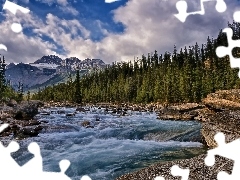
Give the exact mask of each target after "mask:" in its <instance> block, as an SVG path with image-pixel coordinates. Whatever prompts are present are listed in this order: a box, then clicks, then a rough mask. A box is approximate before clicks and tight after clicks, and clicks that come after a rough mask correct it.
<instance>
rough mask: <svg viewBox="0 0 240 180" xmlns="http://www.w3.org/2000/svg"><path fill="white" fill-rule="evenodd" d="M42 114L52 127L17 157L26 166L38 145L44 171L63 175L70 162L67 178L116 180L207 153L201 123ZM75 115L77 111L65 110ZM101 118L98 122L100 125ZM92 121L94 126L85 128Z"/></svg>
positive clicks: (99, 112) (98, 113)
mask: <svg viewBox="0 0 240 180" xmlns="http://www.w3.org/2000/svg"><path fill="white" fill-rule="evenodd" d="M45 110H46V111H52V113H51V114H50V115H41V114H39V115H37V118H38V119H39V120H46V121H48V123H47V124H48V126H50V127H51V128H46V129H45V130H43V132H42V133H40V134H39V135H38V136H37V137H33V138H29V139H26V140H21V141H19V143H20V146H21V149H20V150H19V151H18V152H16V153H14V154H13V156H14V158H15V159H16V161H17V162H18V163H19V164H20V165H23V164H24V163H26V162H27V161H28V160H29V159H30V158H32V155H31V154H30V153H29V152H28V151H27V145H28V144H29V143H30V142H32V141H34V142H37V143H38V144H39V146H40V148H41V154H42V157H43V167H44V171H60V169H59V165H58V163H59V161H61V160H62V159H68V160H69V161H70V162H71V166H70V167H69V169H68V170H67V172H66V174H67V175H68V176H69V177H70V178H71V179H73V180H79V179H80V178H81V176H83V175H88V176H90V177H91V178H92V180H98V179H101V180H114V179H115V178H116V177H118V176H120V175H123V174H125V173H128V172H133V171H136V170H139V169H141V168H144V167H147V166H149V165H151V164H153V163H157V162H163V161H169V160H177V159H184V158H190V157H193V156H196V155H198V154H202V153H204V152H206V149H204V148H203V146H202V144H201V143H199V142H194V141H195V139H199V137H200V128H201V124H200V123H198V122H195V121H161V120H157V119H156V118H157V115H156V113H154V112H153V113H148V112H131V111H128V115H126V116H118V115H116V114H111V113H106V112H104V110H103V109H97V108H90V111H87V112H78V113H77V114H76V115H75V116H73V117H66V115H65V114H57V113H55V112H56V111H57V110H59V108H58V109H56V108H48V109H45ZM62 110H63V111H65V112H68V113H72V112H74V111H75V108H62ZM96 119H99V121H96ZM83 121H89V122H90V123H91V126H93V127H94V128H86V127H83V126H82V125H81V123H82V122H83Z"/></svg>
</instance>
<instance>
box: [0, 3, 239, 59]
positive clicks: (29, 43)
mask: <svg viewBox="0 0 240 180" xmlns="http://www.w3.org/2000/svg"><path fill="white" fill-rule="evenodd" d="M11 2H14V3H16V4H18V5H20V6H23V7H27V8H28V9H30V13H29V14H23V13H21V12H18V13H17V14H16V15H14V14H12V13H11V12H9V11H8V10H2V11H1V14H0V28H1V32H0V43H2V44H5V45H6V46H7V48H8V51H7V52H6V51H4V50H0V53H1V54H4V55H5V56H6V59H7V60H8V62H24V63H28V62H33V61H35V60H37V59H39V58H41V57H42V56H44V55H50V54H55V55H58V56H60V57H61V58H66V57H78V58H80V59H85V58H100V59H102V60H103V61H105V62H106V63H110V62H113V61H128V60H133V59H134V56H135V57H141V55H142V54H147V53H148V52H153V51H154V50H157V51H158V52H159V53H164V52H165V51H170V52H171V51H172V50H173V46H174V44H176V45H177V48H181V47H184V46H189V45H194V44H195V43H196V42H198V43H199V44H201V43H205V42H206V38H207V36H210V37H211V36H213V37H216V35H217V34H218V32H219V30H220V29H223V28H225V27H227V22H228V21H229V22H232V21H233V17H232V16H233V13H234V12H235V11H237V10H240V2H239V1H238V0H225V2H226V4H227V10H226V11H225V12H224V13H219V12H217V11H216V9H215V4H216V1H214V0H212V2H206V3H204V5H205V12H206V13H205V15H192V16H189V17H188V18H187V19H186V22H185V23H182V22H180V21H179V20H178V19H177V18H176V17H175V16H174V14H176V13H177V10H176V6H175V5H176V2H177V0H119V1H115V2H112V3H105V1H104V0H15V1H12V0H11ZM0 3H1V5H2V6H3V4H4V3H5V0H0ZM187 3H188V11H197V10H200V0H187ZM13 22H19V23H21V24H22V26H23V31H22V32H21V33H18V34H16V33H14V32H12V31H11V29H10V27H11V24H12V23H13Z"/></svg>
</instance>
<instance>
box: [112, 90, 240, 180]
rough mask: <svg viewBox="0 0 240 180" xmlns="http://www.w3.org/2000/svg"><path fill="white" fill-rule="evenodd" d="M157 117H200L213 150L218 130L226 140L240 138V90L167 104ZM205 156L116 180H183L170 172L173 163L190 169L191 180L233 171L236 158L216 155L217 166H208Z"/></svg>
mask: <svg viewBox="0 0 240 180" xmlns="http://www.w3.org/2000/svg"><path fill="white" fill-rule="evenodd" d="M158 119H166V120H168V119H172V120H198V121H201V122H202V130H201V133H202V136H203V137H204V140H205V142H206V144H207V145H208V147H209V148H210V149H212V148H214V147H216V146H217V143H216V142H215V140H214V135H215V134H216V133H217V132H223V133H224V134H225V138H226V142H231V141H233V140H235V139H237V138H239V137H240V90H239V89H235V90H224V91H217V92H216V93H212V94H209V95H208V96H207V97H206V98H205V99H203V100H202V103H201V104H194V103H190V104H187V105H186V104H183V105H180V106H168V107H165V108H163V109H162V110H161V111H160V113H159V118H158ZM205 157H206V155H205V154H203V155H200V156H197V157H194V158H191V159H185V160H179V161H173V162H165V163H158V164H154V165H152V166H150V167H148V168H145V169H142V170H140V171H137V172H134V173H129V174H126V175H123V176H121V177H119V178H117V179H116V180H132V179H138V180H146V179H152V180H153V179H154V178H155V177H156V176H159V175H161V176H163V177H165V179H168V180H173V179H181V178H180V177H174V176H172V175H171V173H170V168H171V167H172V166H173V165H175V164H176V165H179V166H180V167H181V168H189V169H190V175H189V179H194V180H195V179H206V180H212V179H217V174H218V172H220V171H226V172H228V173H229V174H230V173H231V170H232V167H233V161H232V160H229V159H226V158H223V157H220V156H216V162H215V165H214V166H212V167H208V166H206V165H205V163H204V159H205Z"/></svg>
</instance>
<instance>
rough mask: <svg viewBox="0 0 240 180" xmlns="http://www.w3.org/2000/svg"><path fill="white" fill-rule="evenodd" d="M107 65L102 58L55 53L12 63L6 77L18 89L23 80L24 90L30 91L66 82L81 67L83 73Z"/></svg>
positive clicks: (7, 69)
mask: <svg viewBox="0 0 240 180" xmlns="http://www.w3.org/2000/svg"><path fill="white" fill-rule="evenodd" d="M105 67H106V64H105V63H104V62H103V61H102V60H101V59H85V60H80V59H78V58H76V57H70V58H66V59H61V58H59V57H58V56H55V55H48V56H43V57H42V58H40V59H38V60H36V61H35V62H33V63H29V64H24V63H19V64H14V63H10V64H9V65H7V68H6V78H7V79H8V80H10V82H11V85H12V86H13V87H14V89H16V90H17V88H18V84H19V82H21V83H23V90H24V91H28V90H37V89H38V88H43V87H44V86H48V85H52V84H57V83H61V82H65V81H66V80H67V77H68V76H69V74H72V75H73V76H74V74H75V71H76V69H80V73H82V74H83V73H88V72H89V71H92V70H94V69H101V68H105Z"/></svg>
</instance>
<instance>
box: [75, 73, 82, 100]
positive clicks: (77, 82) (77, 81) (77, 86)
mask: <svg viewBox="0 0 240 180" xmlns="http://www.w3.org/2000/svg"><path fill="white" fill-rule="evenodd" d="M74 101H75V102H76V103H78V104H80V103H82V95H81V87H80V73H79V69H77V74H76V79H75V98H74Z"/></svg>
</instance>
